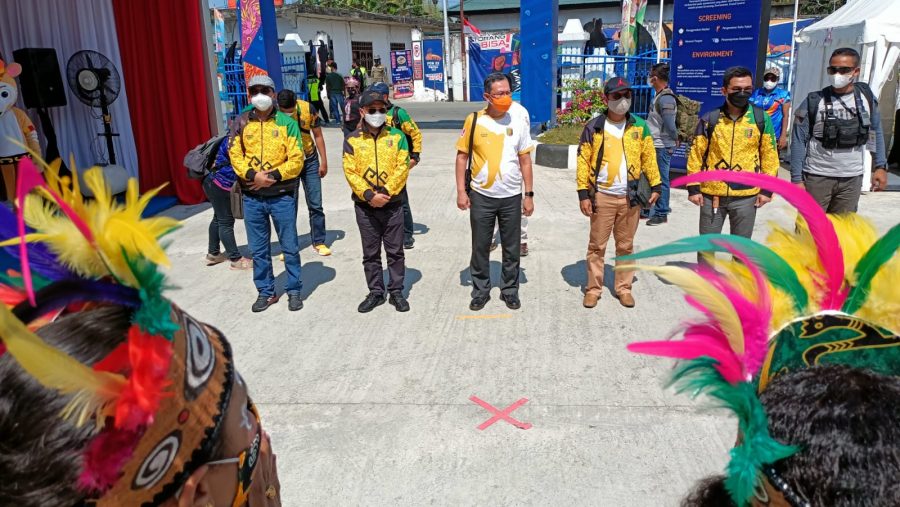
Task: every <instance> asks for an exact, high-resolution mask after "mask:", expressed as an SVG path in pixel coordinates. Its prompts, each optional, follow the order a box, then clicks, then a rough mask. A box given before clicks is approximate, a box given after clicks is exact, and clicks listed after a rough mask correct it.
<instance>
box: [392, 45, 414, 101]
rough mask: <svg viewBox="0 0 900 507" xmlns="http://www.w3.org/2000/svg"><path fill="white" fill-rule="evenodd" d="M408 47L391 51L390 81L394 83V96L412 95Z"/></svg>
mask: <svg viewBox="0 0 900 507" xmlns="http://www.w3.org/2000/svg"><path fill="white" fill-rule="evenodd" d="M410 56H411V55H410V51H409V50H408V49H404V50H400V51H391V81H393V83H394V98H395V99H403V98H406V97H412V96H413V70H412V62H411V61H410V60H411V58H410Z"/></svg>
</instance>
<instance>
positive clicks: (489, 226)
mask: <svg viewBox="0 0 900 507" xmlns="http://www.w3.org/2000/svg"><path fill="white" fill-rule="evenodd" d="M469 200H470V202H471V207H470V208H469V220H470V221H471V223H472V259H471V261H470V262H469V271H470V272H471V274H472V297H473V298H474V297H478V296H486V295H488V294H489V293H490V292H491V261H490V255H491V243H492V242H493V239H494V224H496V223H498V222H499V224H500V243H501V247H502V251H503V269H502V270H501V278H502V280H501V284H500V292H501V293H503V294H518V292H519V258H520V255H521V244H520V242H519V236H520V235H521V234H522V196H521V195H514V196H512V197H505V198H502V199H497V198H494V197H486V196H483V195H481V194H479V193H478V192H476V191H475V190H473V191H471V192H469Z"/></svg>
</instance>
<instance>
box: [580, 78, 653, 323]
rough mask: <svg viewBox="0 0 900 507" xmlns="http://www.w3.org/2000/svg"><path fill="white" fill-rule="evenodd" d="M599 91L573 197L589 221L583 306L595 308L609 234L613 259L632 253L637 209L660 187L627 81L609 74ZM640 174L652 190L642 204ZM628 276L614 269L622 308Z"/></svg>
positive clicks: (629, 302) (627, 298) (630, 301)
mask: <svg viewBox="0 0 900 507" xmlns="http://www.w3.org/2000/svg"><path fill="white" fill-rule="evenodd" d="M603 90H604V96H603V102H604V103H605V104H606V106H607V111H606V114H601V115H600V116H598V117H596V118H594V119H593V120H591V121H590V122H588V124H587V125H585V127H584V131H583V132H582V133H581V142H580V144H579V146H578V173H577V179H578V199H579V201H580V206H581V213H582V214H584V216H586V217H589V218H590V219H591V235H590V240H589V241H588V251H587V288H586V290H585V294H584V300H583V302H582V304H583V305H584V306H585V308H594V307H595V306H597V302H598V300H599V299H600V295H601V293H602V292H601V291H602V289H603V269H604V260H605V256H606V244H607V243H608V242H609V236H610V235H611V234H612V235H613V236H614V237H615V240H616V256H617V257H620V256H623V255H628V254H630V253H633V252H634V235H635V234H636V233H637V229H638V223H639V222H640V214H641V208H642V207H645V208H650V207H652V206H653V204H654V203H656V200H657V199H658V198H659V193H660V191H661V190H662V180H661V179H660V176H659V168H658V166H657V165H656V150H655V148H654V147H653V136H652V135H651V133H650V127H649V126H648V125H647V122H645V121H644V120H643V119H641V118H639V117H637V116H635V115H633V114H631V113H630V112H629V111H630V110H631V99H632V93H631V84H630V83H629V82H628V81H626V80H625V79H623V78H621V77H614V78H611V79H609V80H608V81H607V82H606V84H605V85H604V87H603ZM642 175H643V176H644V177H645V178H646V182H647V183H649V184H650V188H651V193H650V195H649V196H643V198H646V199H647V202H640V200H641V197H640V196H639V195H638V194H639V191H638V188H639V185H638V183H639V181H640V180H641V176H642ZM623 264H630V262H622V261H618V260H617V261H616V266H620V265H623ZM632 278H633V272H632V271H616V281H615V292H616V296H617V297H618V298H619V302H620V303H621V304H622V306H625V307H627V308H631V307H633V306H634V304H635V303H634V297H633V296H632V295H631V281H632Z"/></svg>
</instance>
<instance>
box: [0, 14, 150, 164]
mask: <svg viewBox="0 0 900 507" xmlns="http://www.w3.org/2000/svg"><path fill="white" fill-rule="evenodd" d="M0 9H2V12H0V55H2V57H3V59H4V61H7V62H11V61H13V54H12V53H13V51H15V50H17V49H20V48H28V47H33V48H54V49H56V56H57V57H58V58H59V66H60V72H61V73H62V76H63V83H64V87H65V89H66V94H67V96H66V99H67V102H68V105H67V106H65V107H55V108H51V109H50V110H49V111H50V117H51V118H52V120H53V126H54V128H55V129H56V136H57V138H58V140H59V152H60V154H61V155H62V157H63V158H64V159H65V160H66V163H67V164H68V159H69V154H70V153H72V154H74V155H75V160H76V163H77V164H78V168H79V169H85V168H88V167H90V166H92V165H94V164H97V163H100V162H104V161H105V160H106V159H107V156H108V155H107V153H106V142H105V140H104V139H103V138H101V137H97V133H98V132H100V131H102V127H103V124H102V123H101V121H100V120H99V119H98V117H99V115H100V113H99V110H98V109H92V108H90V107H88V106H87V105H85V104H84V103H82V102H81V101H80V100H78V98H77V97H76V96H75V95H74V94H73V93H72V91H71V89H70V88H69V84H68V81H67V79H66V64H67V63H68V61H69V58H70V57H71V56H72V55H73V54H75V53H76V52H77V51H80V50H82V49H92V50H94V51H99V52H100V53H103V54H104V55H105V56H106V57H108V58H109V59H110V60H111V61H112V62H113V64H114V65H115V66H116V68H117V69H118V70H119V76H120V78H121V83H122V88H121V91H120V92H119V98H118V99H116V101H115V102H114V103H113V104H112V105H111V106H110V112H111V114H112V126H113V132H116V133H119V134H121V136H120V137H117V138H114V140H113V143H114V146H115V150H116V159H117V160H116V161H117V163H118V164H119V165H121V166H123V167H124V168H125V169H126V170H127V171H128V173H129V175H131V176H134V177H137V175H138V164H137V155H136V151H135V147H134V134H133V132H132V130H131V117H130V116H129V114H128V97H127V95H126V93H125V80H124V77H123V76H122V62H121V59H120V54H119V42H118V40H117V39H116V25H115V17H114V14H113V8H112V3H111V2H110V0H78V1H72V0H3V2H2V7H0ZM147 47H148V50H149V49H150V47H151V45H150V44H148V46H147ZM147 58H148V64H150V63H151V61H152V58H153V55H152V53H150V52H149V51H148V57H147ZM19 107H22V108H23V109H24V104H23V103H22V99H21V92H20V93H19ZM28 114H29V116H30V117H31V118H32V120H33V121H34V123H35V125H38V124H39V122H38V115H37V111H34V110H28ZM38 130H40V127H38ZM41 142H42V143H45V140H44V139H43V134H41Z"/></svg>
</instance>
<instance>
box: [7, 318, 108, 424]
mask: <svg viewBox="0 0 900 507" xmlns="http://www.w3.org/2000/svg"><path fill="white" fill-rule="evenodd" d="M0 336H2V337H3V344H4V345H5V346H6V349H7V352H8V353H9V354H11V355H12V357H14V358H15V359H16V361H17V362H18V363H19V365H20V366H21V367H22V369H24V370H25V371H26V372H28V374H29V375H31V376H32V377H34V378H35V379H36V380H37V381H38V382H40V383H41V384H42V385H43V386H44V387H47V388H49V389H55V390H57V391H59V392H60V393H61V394H63V395H70V396H72V400H71V401H70V402H69V404H68V405H67V406H66V408H65V410H64V411H63V415H64V416H65V417H67V418H73V419H74V422H75V423H76V424H77V425H79V426H81V425H83V424H85V423H86V422H87V421H88V420H90V418H91V417H92V416H93V415H94V414H97V413H98V412H99V411H100V410H102V409H103V408H104V407H105V406H107V405H109V404H110V403H112V402H113V401H115V400H116V399H117V398H118V397H119V395H120V394H121V392H122V389H124V387H125V384H126V379H125V377H124V376H122V375H119V374H115V373H109V372H96V371H94V370H93V369H91V368H89V367H88V366H85V365H84V364H82V363H80V362H78V361H76V360H75V359H73V358H72V357H70V356H69V355H67V354H65V353H64V352H62V351H61V350H59V349H57V348H55V347H51V346H49V345H47V344H46V343H45V342H44V341H43V340H41V339H40V338H39V337H37V336H36V335H35V334H33V333H32V332H30V331H29V330H28V329H27V328H26V327H25V325H24V324H23V323H22V322H21V321H19V319H17V318H16V317H15V315H13V314H12V312H10V311H9V310H8V309H7V308H6V307H4V306H2V305H0Z"/></svg>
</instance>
